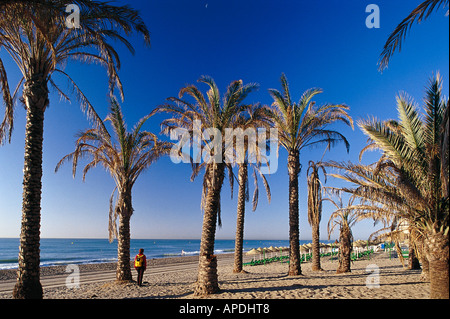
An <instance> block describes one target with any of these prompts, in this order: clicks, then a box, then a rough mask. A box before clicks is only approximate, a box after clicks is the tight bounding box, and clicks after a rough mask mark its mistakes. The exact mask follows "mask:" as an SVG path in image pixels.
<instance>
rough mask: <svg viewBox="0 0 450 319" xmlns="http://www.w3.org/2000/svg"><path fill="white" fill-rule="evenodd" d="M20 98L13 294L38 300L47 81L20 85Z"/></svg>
mask: <svg viewBox="0 0 450 319" xmlns="http://www.w3.org/2000/svg"><path fill="white" fill-rule="evenodd" d="M23 97H24V100H25V105H26V109H27V124H26V132H25V162H24V176H23V202H22V227H21V234H20V249H19V269H18V271H17V283H16V285H15V287H14V291H13V297H14V298H16V299H31V298H36V299H42V297H43V293H42V286H41V283H40V281H39V277H40V269H39V263H40V256H39V254H40V250H39V242H40V221H41V190H42V183H41V179H42V144H43V136H44V112H45V109H46V107H47V106H48V104H49V100H48V89H47V82H46V81H45V79H43V78H42V76H36V77H33V78H32V79H31V80H28V81H27V82H26V83H25V84H24V88H23Z"/></svg>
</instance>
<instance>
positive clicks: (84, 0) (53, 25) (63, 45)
mask: <svg viewBox="0 0 450 319" xmlns="http://www.w3.org/2000/svg"><path fill="white" fill-rule="evenodd" d="M69 4H75V5H77V6H78V7H79V8H80V17H81V19H80V26H79V27H78V28H68V27H67V25H66V19H67V16H68V14H67V13H66V6H67V5H69ZM0 14H1V16H2V19H1V20H0V48H3V49H5V50H6V52H8V53H9V55H10V56H11V57H12V59H13V60H14V61H15V63H16V64H17V66H18V67H19V69H20V71H21V73H22V78H21V80H20V81H19V83H18V84H17V86H16V88H15V90H14V92H13V94H11V91H10V89H9V84H8V78H7V72H6V70H5V67H4V64H3V61H2V59H1V58H0V89H1V92H2V95H3V101H4V104H5V107H6V109H5V115H4V118H3V121H2V123H1V126H0V141H4V140H5V139H6V138H8V139H9V140H11V133H12V130H13V127H14V116H13V115H14V101H15V100H16V99H17V97H18V94H19V92H20V87H21V85H22V84H24V90H25V89H26V87H27V83H28V84H30V81H33V82H35V81H37V82H39V83H43V84H45V87H43V88H42V90H43V92H44V93H45V92H47V93H48V90H47V88H46V87H47V83H49V84H50V86H51V87H52V88H54V89H55V91H56V92H58V93H59V94H60V96H61V97H62V98H63V99H65V100H68V101H69V100H70V99H69V96H68V94H66V93H65V92H64V91H63V90H61V88H60V86H59V85H58V84H57V81H56V79H55V77H54V76H53V75H54V74H59V75H62V76H63V77H65V78H67V80H68V83H69V86H70V88H71V89H72V91H73V92H75V93H76V96H77V98H78V100H79V101H80V103H81V108H82V110H83V111H85V112H86V113H87V115H88V116H89V117H90V118H91V119H92V120H93V121H94V122H95V123H97V124H98V125H101V119H99V117H98V116H97V114H96V112H95V110H94V108H93V106H92V105H91V104H90V102H89V100H88V99H87V97H86V96H85V95H84V94H83V92H82V91H81V90H80V88H79V86H78V85H77V84H76V83H75V81H74V80H73V79H72V78H71V77H70V75H69V74H67V73H66V72H65V71H64V66H65V65H66V64H67V62H69V61H81V62H86V63H98V64H100V65H102V66H104V67H105V68H106V69H107V72H108V77H109V88H110V92H112V91H113V89H114V87H117V88H118V89H119V91H120V94H121V96H122V98H123V88H122V83H121V81H120V78H119V75H118V70H119V69H120V58H119V54H118V53H117V51H116V50H115V48H114V46H113V45H112V42H113V41H117V42H120V43H122V44H124V45H125V46H126V47H127V49H128V50H130V52H132V53H134V49H133V46H132V45H131V43H130V42H129V41H128V40H127V39H126V38H125V37H123V36H122V35H121V32H123V33H125V34H126V35H129V34H130V33H131V32H132V31H133V30H134V31H136V32H138V33H140V34H142V35H143V36H144V40H145V43H146V44H150V34H149V31H148V30H147V28H146V26H145V24H144V22H143V21H142V19H141V18H140V17H139V15H138V12H137V11H136V10H133V9H131V8H130V7H129V6H121V7H117V6H113V5H110V4H108V3H104V2H99V1H88V0H74V1H72V0H59V1H37V0H32V1H20V0H17V1H8V2H2V3H1V4H0ZM21 100H22V101H23V102H25V101H26V90H25V91H24V97H23V99H21ZM47 106H48V102H47V103H46V104H45V106H44V111H45V108H46V107H47Z"/></svg>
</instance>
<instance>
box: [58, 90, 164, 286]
mask: <svg viewBox="0 0 450 319" xmlns="http://www.w3.org/2000/svg"><path fill="white" fill-rule="evenodd" d="M152 115H153V113H150V114H149V115H147V116H145V117H143V118H142V119H140V120H139V122H138V123H137V124H136V125H135V126H134V128H133V130H132V131H131V132H127V127H126V124H125V121H124V117H123V114H122V111H121V108H120V106H119V104H118V103H117V101H116V100H115V99H112V100H111V105H110V113H109V114H108V116H107V117H106V119H105V121H109V122H111V126H112V129H113V133H114V138H112V137H111V134H109V133H108V131H107V130H104V129H97V128H91V129H88V130H86V131H84V132H81V133H79V134H78V138H77V141H76V147H75V151H74V152H72V153H70V154H68V155H66V156H64V157H63V158H62V159H61V160H60V161H59V163H58V165H57V166H56V169H55V171H58V169H59V167H60V166H61V165H62V164H63V163H64V162H66V161H72V163H73V165H72V172H73V176H74V177H75V173H76V170H77V166H78V161H79V159H81V158H86V157H88V158H90V162H89V163H87V164H86V166H85V167H84V169H83V181H84V180H85V177H86V174H87V173H88V172H89V171H90V170H91V169H92V168H94V167H96V166H99V165H101V166H103V167H104V168H105V169H106V170H107V171H108V172H109V173H110V174H111V177H112V178H113V179H114V182H115V184H116V187H115V188H114V191H113V193H112V195H111V199H110V211H109V240H110V242H112V241H113V239H114V237H116V238H117V239H118V254H117V255H118V258H117V259H118V263H117V274H116V279H117V280H118V281H129V280H132V275H131V269H130V218H131V216H132V214H133V206H132V200H131V195H132V189H133V186H134V184H135V183H136V180H137V178H138V177H139V176H140V174H141V173H142V172H143V171H145V170H146V169H147V168H149V167H150V165H151V164H153V163H155V162H156V161H157V160H158V159H159V158H160V157H161V156H163V155H166V154H169V151H170V149H171V147H172V143H169V142H162V141H160V140H158V138H157V136H156V135H155V134H153V133H150V132H147V131H142V130H141V129H142V126H143V125H144V124H145V122H146V121H147V120H148V119H149V118H150V117H151V116H152ZM116 190H117V192H118V196H117V199H116V202H115V205H114V208H113V199H114V194H115V192H116ZM117 217H119V231H117V226H116V220H117Z"/></svg>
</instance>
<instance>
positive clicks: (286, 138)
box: [268, 74, 353, 276]
mask: <svg viewBox="0 0 450 319" xmlns="http://www.w3.org/2000/svg"><path fill="white" fill-rule="evenodd" d="M281 86H282V90H283V91H282V93H280V92H279V91H278V90H276V89H269V93H270V95H271V96H272V98H273V100H274V102H273V104H272V107H273V109H272V110H271V111H269V112H268V117H270V119H271V120H272V122H273V123H274V126H275V127H276V128H277V129H278V138H279V144H280V145H282V146H283V147H284V148H285V149H286V151H287V152H288V159H287V162H288V163H287V167H288V173H289V246H290V252H289V258H290V259H289V275H290V276H297V275H300V274H301V267H300V246H299V211H298V210H299V207H298V175H299V173H300V151H301V150H302V149H303V148H305V147H308V146H312V145H317V144H323V143H325V144H327V145H328V147H330V146H333V145H334V144H335V143H337V142H344V144H345V146H346V148H347V151H348V149H349V143H348V141H347V139H346V138H345V137H344V136H343V135H342V134H341V133H339V132H337V131H334V130H329V129H327V128H326V126H327V125H329V124H332V123H334V122H343V123H345V124H347V125H349V126H351V127H352V128H353V120H352V118H351V117H350V116H349V115H348V114H347V110H348V109H349V107H348V106H345V105H343V104H325V105H322V106H319V107H316V106H315V103H314V102H313V101H311V100H312V98H313V97H314V96H316V95H317V94H319V93H322V90H321V89H317V88H314V89H309V90H307V91H306V92H304V93H303V94H302V96H301V98H300V100H299V102H298V103H295V102H293V101H292V99H291V94H290V92H289V85H288V82H287V79H286V76H285V75H284V74H282V75H281Z"/></svg>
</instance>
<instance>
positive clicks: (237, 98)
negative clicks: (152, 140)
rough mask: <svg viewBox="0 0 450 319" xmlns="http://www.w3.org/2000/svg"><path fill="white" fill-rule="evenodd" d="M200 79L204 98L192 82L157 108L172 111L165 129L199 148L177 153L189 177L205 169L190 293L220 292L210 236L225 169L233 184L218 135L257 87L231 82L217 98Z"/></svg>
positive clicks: (212, 236)
mask: <svg viewBox="0 0 450 319" xmlns="http://www.w3.org/2000/svg"><path fill="white" fill-rule="evenodd" d="M198 82H201V83H205V84H207V85H208V86H209V90H208V92H207V98H205V97H204V95H203V94H202V93H201V91H200V90H199V89H198V88H197V87H196V86H195V85H189V86H186V87H184V88H182V89H181V90H180V92H179V97H170V98H168V101H169V103H166V104H164V105H161V106H159V107H158V110H159V111H160V112H167V113H170V114H171V115H172V117H171V118H168V119H166V120H164V121H163V122H162V124H161V125H162V126H163V132H165V133H170V132H178V133H183V134H187V135H188V137H189V139H188V141H189V142H191V141H192V144H193V146H194V148H195V149H199V153H198V154H197V155H196V154H193V155H192V156H191V155H190V154H180V155H181V156H186V155H187V156H188V157H189V158H190V160H191V163H192V167H193V173H192V176H191V180H193V179H194V178H195V177H196V176H197V175H198V174H199V173H200V171H202V170H204V177H203V190H202V200H201V208H202V209H203V227H202V236H201V242H200V256H199V267H198V278H197V282H196V283H195V291H194V293H195V294H196V295H206V294H212V293H216V292H218V291H219V284H218V278H217V258H216V256H215V255H214V240H215V234H216V224H217V223H219V225H220V193H221V190H222V185H223V180H224V177H225V170H228V172H229V176H230V183H231V184H232V182H233V173H232V166H231V164H232V163H227V162H226V161H225V158H226V154H227V152H228V150H227V148H226V145H225V147H224V139H222V136H225V132H226V129H230V128H231V129H233V128H235V127H236V122H237V119H238V118H239V116H240V115H241V113H242V112H244V111H245V110H246V108H247V107H246V105H244V104H243V101H244V99H245V98H246V97H247V95H248V94H249V93H250V92H252V91H253V90H255V89H256V88H257V87H258V85H256V84H247V85H243V83H242V80H239V81H233V82H232V83H231V84H230V85H229V86H228V88H227V91H226V93H225V95H224V97H223V99H222V101H221V99H220V94H219V89H218V87H217V85H216V83H215V82H214V80H213V79H212V78H211V77H208V76H202V77H200V79H199V80H198ZM185 94H188V95H189V96H190V97H192V98H193V99H194V101H195V103H191V102H189V101H188V100H186V99H183V96H184V95H185ZM211 135H214V138H211ZM194 152H195V151H194ZM202 158H203V161H202Z"/></svg>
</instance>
